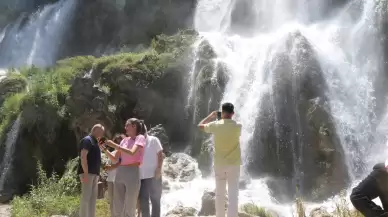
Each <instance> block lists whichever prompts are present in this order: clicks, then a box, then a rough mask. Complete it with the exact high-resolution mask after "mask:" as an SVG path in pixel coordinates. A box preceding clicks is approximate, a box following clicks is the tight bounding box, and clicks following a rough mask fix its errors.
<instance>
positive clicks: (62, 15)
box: [0, 0, 77, 68]
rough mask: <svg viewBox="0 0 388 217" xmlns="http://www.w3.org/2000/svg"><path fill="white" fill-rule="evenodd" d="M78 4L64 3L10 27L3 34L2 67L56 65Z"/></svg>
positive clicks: (73, 1)
mask: <svg viewBox="0 0 388 217" xmlns="http://www.w3.org/2000/svg"><path fill="white" fill-rule="evenodd" d="M76 4H77V0H62V1H59V2H57V3H55V4H50V5H46V6H45V7H43V8H42V9H41V10H39V11H37V12H36V13H34V14H32V15H29V16H28V17H27V16H24V15H22V16H21V17H19V19H18V20H16V21H15V22H14V23H13V24H10V25H7V26H6V27H5V28H4V29H3V30H2V34H1V35H0V36H2V37H0V39H1V40H0V68H1V67H18V66H22V65H37V66H43V67H44V66H48V65H51V64H53V63H55V61H56V60H57V57H58V52H59V48H60V46H61V43H62V40H63V36H64V35H65V34H66V31H67V27H68V25H69V23H70V20H71V17H72V14H73V11H74V10H75V6H76Z"/></svg>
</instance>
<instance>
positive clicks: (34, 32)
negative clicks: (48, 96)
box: [0, 0, 78, 201]
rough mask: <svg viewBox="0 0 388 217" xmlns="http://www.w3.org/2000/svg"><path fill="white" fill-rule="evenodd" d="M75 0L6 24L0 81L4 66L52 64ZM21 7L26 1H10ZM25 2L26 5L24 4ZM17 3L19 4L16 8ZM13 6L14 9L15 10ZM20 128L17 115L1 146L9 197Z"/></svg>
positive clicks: (0, 38)
mask: <svg viewBox="0 0 388 217" xmlns="http://www.w3.org/2000/svg"><path fill="white" fill-rule="evenodd" d="M77 2H78V0H62V1H58V2H56V3H54V4H49V5H46V6H45V7H43V8H42V9H39V10H38V11H36V12H35V13H34V14H31V15H29V16H25V15H22V16H20V17H19V18H18V19H17V20H16V21H15V22H13V23H10V24H8V25H6V26H5V27H4V28H3V29H2V30H1V33H0V80H1V79H2V78H4V76H5V75H6V73H7V70H5V69H6V68H10V67H20V66H24V65H27V66H30V65H36V66H40V67H46V66H50V65H52V64H54V63H55V62H56V60H57V58H58V54H59V51H60V48H61V43H62V42H63V39H64V37H63V36H64V35H65V34H66V31H67V30H68V28H67V27H68V26H69V24H70V21H71V18H72V15H73V12H74V11H75V8H76V5H77ZM14 3H15V4H13V5H14V6H15V7H17V8H16V9H18V10H21V9H23V8H24V7H25V6H26V7H27V6H32V5H30V4H28V3H31V4H32V3H33V4H36V3H37V2H14ZM24 3H26V4H24ZM19 6H20V7H19ZM16 9H15V10H16ZM19 128H20V117H18V118H17V119H16V121H15V122H14V124H13V125H12V127H11V129H10V131H9V132H8V133H7V138H6V141H5V144H4V146H3V147H5V150H4V155H3V158H2V162H1V164H0V171H1V176H0V197H2V200H5V201H6V200H7V199H6V198H10V196H12V194H14V193H15V192H13V187H12V186H14V185H15V183H13V181H12V179H13V175H12V174H13V172H14V171H13V162H14V159H13V155H14V151H15V145H16V141H17V138H18V133H19Z"/></svg>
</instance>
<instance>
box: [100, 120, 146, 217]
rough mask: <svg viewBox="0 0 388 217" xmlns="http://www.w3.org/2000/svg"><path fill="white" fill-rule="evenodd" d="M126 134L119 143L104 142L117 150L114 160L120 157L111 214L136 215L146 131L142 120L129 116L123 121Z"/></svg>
mask: <svg viewBox="0 0 388 217" xmlns="http://www.w3.org/2000/svg"><path fill="white" fill-rule="evenodd" d="M125 130H126V133H127V136H128V137H126V138H125V139H123V140H122V141H121V143H120V145H118V144H116V143H115V142H113V141H111V140H107V141H106V144H107V145H108V146H110V147H112V148H114V149H116V150H117V152H116V154H115V158H116V160H117V159H119V158H121V163H120V166H119V167H118V168H117V171H116V176H115V181H114V187H113V210H114V212H113V216H114V217H136V203H137V199H138V196H139V190H140V174H139V166H140V164H141V163H142V162H143V152H144V149H143V147H144V146H145V143H146V142H145V137H144V134H145V133H146V130H145V127H144V123H143V121H140V120H138V119H136V118H131V119H129V120H128V121H127V122H126V123H125Z"/></svg>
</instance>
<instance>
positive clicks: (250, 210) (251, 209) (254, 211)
mask: <svg viewBox="0 0 388 217" xmlns="http://www.w3.org/2000/svg"><path fill="white" fill-rule="evenodd" d="M240 209H241V211H243V212H245V213H247V214H250V215H253V216H260V217H272V214H271V213H269V212H268V211H267V210H266V209H265V208H263V207H259V206H257V205H256V204H254V203H247V204H244V205H242V206H241V207H240Z"/></svg>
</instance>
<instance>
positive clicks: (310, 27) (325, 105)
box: [189, 0, 387, 215]
mask: <svg viewBox="0 0 388 217" xmlns="http://www.w3.org/2000/svg"><path fill="white" fill-rule="evenodd" d="M377 4H379V2H378V1H367V0H350V1H341V2H333V1H325V2H322V1H319V0H312V1H304V0H297V1H292V0H285V1H284V0H283V1H280V0H275V1H272V0H271V1H269V0H256V1H254V0H222V1H221V0H199V1H198V5H197V9H196V14H195V27H196V29H197V30H198V31H199V32H200V35H201V36H202V37H201V39H200V40H201V41H200V42H199V43H202V42H203V41H207V42H208V43H209V44H210V45H211V47H212V49H213V50H214V52H215V53H216V58H214V59H213V60H216V61H217V62H219V63H222V64H223V65H225V68H226V70H224V73H225V74H226V76H227V77H228V79H227V82H226V86H225V89H224V91H223V93H222V94H221V96H222V100H221V101H222V102H226V101H228V102H232V103H233V104H234V105H235V111H236V114H235V119H237V120H238V121H240V122H241V123H242V124H243V129H242V136H241V141H240V142H241V148H242V154H243V161H244V162H243V168H244V171H246V172H248V173H251V174H252V177H253V178H254V180H253V181H252V183H251V185H250V186H249V188H250V189H247V190H246V191H245V193H240V195H243V196H242V197H243V199H242V200H247V201H250V200H251V201H252V200H255V202H258V203H259V204H260V203H263V204H268V205H271V204H272V205H273V204H279V202H280V203H281V202H282V201H284V202H290V199H292V198H294V196H298V195H299V194H302V195H303V196H305V197H306V198H307V200H310V199H311V200H314V201H315V202H317V201H321V202H322V201H323V200H326V199H328V198H330V197H331V196H334V195H333V194H337V193H339V191H340V190H343V189H347V188H349V186H350V185H351V184H352V183H354V182H356V181H357V180H359V179H360V178H362V177H363V175H365V174H366V173H368V172H369V171H370V170H371V165H372V164H373V163H376V162H377V161H379V160H382V159H383V157H384V156H383V154H385V153H387V152H386V151H385V149H386V148H385V147H384V144H385V143H386V136H385V134H386V132H384V131H383V130H381V129H383V128H384V127H382V125H385V122H386V121H384V120H386V119H387V118H386V116H385V118H384V117H381V115H380V114H378V113H377V112H376V111H377V110H381V109H382V110H385V105H382V106H383V107H382V108H379V107H378V105H377V103H376V102H378V101H381V100H384V101H385V96H386V93H380V92H376V87H375V85H376V83H378V81H379V80H381V79H385V78H384V77H381V76H382V73H381V72H382V68H383V67H382V66H383V59H382V58H383V57H382V49H381V45H380V43H381V39H382V36H381V33H380V28H379V26H378V23H377V20H378V19H379V17H378V16H379V14H378V12H377V10H376V7H377ZM195 52H196V54H195V55H194V56H195V61H196V62H198V58H199V56H201V55H202V53H201V52H202V51H201V49H198V46H196V47H195ZM203 59H206V58H203ZM202 61H204V60H202ZM209 65H212V64H209ZM213 65H214V64H213ZM197 66H198V65H196V63H194V64H193V69H192V71H191V80H190V82H191V89H190V93H189V101H190V103H193V102H197V103H198V100H195V97H197V96H198V95H201V94H202V96H203V93H202V92H201V91H202V90H198V88H197V87H198V86H200V85H206V83H200V82H201V80H200V79H198V78H199V75H198V70H196V68H197ZM213 70H215V69H214V67H213ZM204 73H205V72H204ZM206 73H207V74H209V72H206ZM213 75H214V71H213ZM216 79H217V78H216ZM208 87H209V88H210V89H211V88H212V87H211V85H210V84H209V85H208ZM196 88H197V89H196ZM196 91H197V92H196ZM382 95H383V97H381V96H382ZM208 99H210V98H209V97H208V98H206V97H205V102H204V103H207V101H206V100H208ZM193 108H194V109H197V107H195V106H194V107H193ZM201 115H205V114H201ZM201 118H203V117H201ZM258 195H259V196H258ZM285 215H287V214H285Z"/></svg>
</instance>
